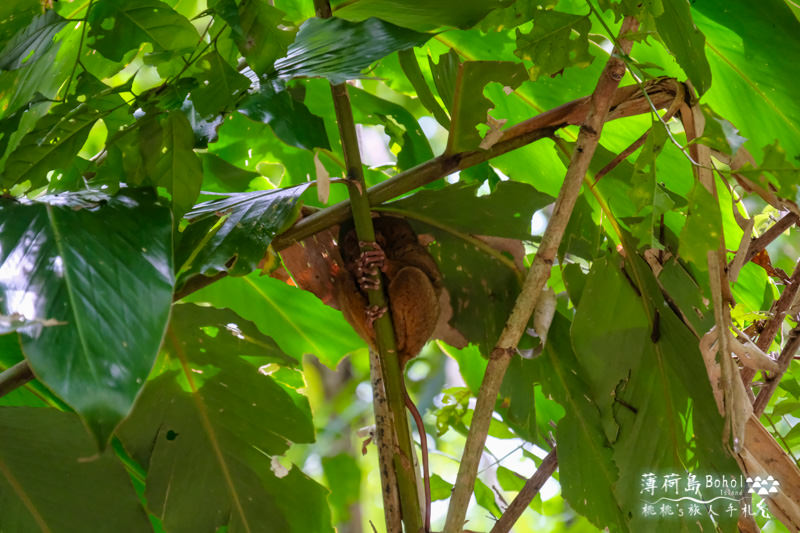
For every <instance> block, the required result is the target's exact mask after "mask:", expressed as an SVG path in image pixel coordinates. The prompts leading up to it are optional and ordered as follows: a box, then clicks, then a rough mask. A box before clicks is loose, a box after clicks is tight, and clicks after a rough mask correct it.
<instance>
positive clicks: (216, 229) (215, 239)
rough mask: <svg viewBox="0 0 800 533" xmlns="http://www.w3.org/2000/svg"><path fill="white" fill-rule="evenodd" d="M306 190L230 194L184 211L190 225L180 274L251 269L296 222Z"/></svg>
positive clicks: (180, 258) (239, 272) (241, 272)
mask: <svg viewBox="0 0 800 533" xmlns="http://www.w3.org/2000/svg"><path fill="white" fill-rule="evenodd" d="M306 188H308V185H298V186H296V187H292V188H289V189H276V190H271V191H255V192H248V193H234V194H231V195H229V196H226V197H224V198H220V199H217V200H210V201H208V202H203V203H201V204H198V205H196V206H195V207H194V209H192V210H191V211H190V212H189V213H187V214H186V218H187V219H189V221H190V224H189V226H187V227H186V229H185V230H184V231H183V235H182V237H181V242H180V245H179V247H178V251H177V253H176V255H177V258H178V261H179V262H180V272H181V277H182V278H183V279H186V278H188V277H190V276H191V275H194V274H204V275H207V276H208V275H213V274H216V273H217V272H227V273H229V274H231V275H233V276H244V275H245V274H249V273H250V272H252V271H253V270H255V269H256V267H257V266H258V263H259V261H261V260H262V259H263V258H264V257H265V256H266V255H267V249H268V248H269V245H270V243H271V242H272V239H273V238H274V237H275V235H277V234H278V233H280V232H281V231H283V230H284V229H286V228H287V227H289V225H291V224H292V223H293V222H294V221H295V218H296V217H297V210H298V208H299V205H298V200H299V198H300V195H301V194H303V191H305V190H306Z"/></svg>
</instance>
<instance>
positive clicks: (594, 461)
mask: <svg viewBox="0 0 800 533" xmlns="http://www.w3.org/2000/svg"><path fill="white" fill-rule="evenodd" d="M581 301H582V300H581ZM536 363H537V368H538V371H539V381H540V382H541V383H542V388H543V390H544V392H545V394H546V395H548V396H551V397H553V398H554V399H555V400H556V401H558V402H559V403H560V404H561V405H562V406H563V407H564V411H565V414H564V418H562V419H561V420H560V421H559V423H558V428H557V434H556V438H557V439H558V440H557V442H558V464H559V482H560V483H561V490H562V492H563V494H564V499H566V500H567V501H568V502H569V503H570V505H571V506H572V508H573V509H575V510H576V511H578V512H579V513H581V514H582V515H584V516H586V517H587V518H588V519H589V520H591V521H592V522H593V523H594V524H595V526H598V527H605V526H610V527H612V528H613V529H614V530H615V531H626V530H627V526H626V522H627V520H626V518H625V516H624V514H623V511H622V509H620V506H619V503H618V502H617V496H616V494H615V492H616V490H615V486H616V484H617V481H618V479H619V470H618V469H617V466H616V464H615V463H614V460H613V457H612V450H611V448H610V446H609V442H608V440H607V438H606V435H605V433H604V432H603V428H602V425H601V422H600V416H599V415H600V412H599V410H598V406H597V404H596V403H595V402H594V399H593V398H592V396H590V395H589V394H587V393H586V391H587V390H588V389H589V387H588V383H587V382H586V381H585V378H586V377H587V376H585V375H584V372H582V371H581V368H580V365H579V363H578V361H577V359H576V358H575V354H574V352H573V351H572V348H571V347H570V343H569V322H568V321H567V320H566V319H565V318H564V317H563V316H562V315H560V314H559V313H556V315H555V317H554V318H553V323H552V324H551V326H550V332H549V334H548V335H547V345H546V347H545V351H544V354H543V356H542V357H540V358H538V359H537V360H536Z"/></svg>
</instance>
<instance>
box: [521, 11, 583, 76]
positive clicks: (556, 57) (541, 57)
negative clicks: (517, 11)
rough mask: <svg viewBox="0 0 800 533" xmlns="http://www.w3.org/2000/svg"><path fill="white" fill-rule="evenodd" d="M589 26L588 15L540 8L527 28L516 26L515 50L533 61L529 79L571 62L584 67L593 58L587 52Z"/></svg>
mask: <svg viewBox="0 0 800 533" xmlns="http://www.w3.org/2000/svg"><path fill="white" fill-rule="evenodd" d="M590 28H591V22H590V21H589V17H588V15H571V14H569V13H561V12H558V11H544V10H540V11H538V13H537V15H536V17H535V18H534V22H533V29H532V30H531V31H530V32H528V33H527V34H526V33H522V32H521V31H520V30H516V32H517V50H516V51H515V53H516V54H517V55H518V56H519V57H521V58H523V59H529V60H531V61H533V66H532V67H531V69H530V74H531V79H533V80H536V79H537V78H539V77H540V76H553V75H555V74H558V73H559V72H562V71H563V70H564V69H565V68H567V67H571V66H578V67H586V66H588V65H589V64H590V63H591V62H592V59H593V58H592V56H591V55H590V54H589V30H590Z"/></svg>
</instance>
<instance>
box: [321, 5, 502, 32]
mask: <svg viewBox="0 0 800 533" xmlns="http://www.w3.org/2000/svg"><path fill="white" fill-rule="evenodd" d="M502 3H503V2H502V1H501V0H440V1H438V2H436V3H431V2H427V1H425V0H400V1H397V0H361V1H360V2H346V1H345V0H338V1H334V2H331V4H332V6H333V10H334V14H335V15H336V16H337V17H339V18H343V19H347V20H358V21H361V20H364V19H366V18H368V17H378V18H380V19H383V20H386V21H389V22H391V23H393V24H397V25H398V26H405V27H406V28H413V29H415V30H417V29H423V30H433V29H436V28H438V27H440V26H455V27H457V28H469V27H471V26H473V25H474V24H475V23H476V22H478V21H479V20H480V19H481V18H483V17H484V16H485V15H486V13H488V12H489V11H490V10H492V9H494V8H496V7H498V6H500V5H501V4H502ZM339 6H341V7H339Z"/></svg>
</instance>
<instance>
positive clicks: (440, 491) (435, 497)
mask: <svg viewBox="0 0 800 533" xmlns="http://www.w3.org/2000/svg"><path fill="white" fill-rule="evenodd" d="M452 493H453V485H451V484H450V483H448V482H447V481H445V480H444V479H442V478H441V477H440V476H439V474H431V501H432V502H435V501H439V500H446V499H448V498H449V497H450V495H451V494H452Z"/></svg>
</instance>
